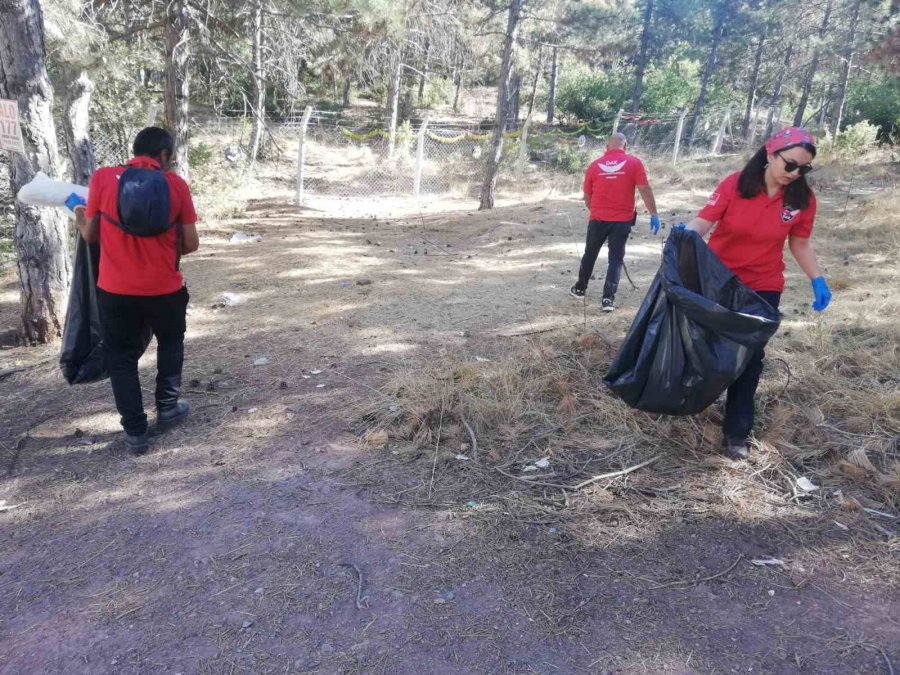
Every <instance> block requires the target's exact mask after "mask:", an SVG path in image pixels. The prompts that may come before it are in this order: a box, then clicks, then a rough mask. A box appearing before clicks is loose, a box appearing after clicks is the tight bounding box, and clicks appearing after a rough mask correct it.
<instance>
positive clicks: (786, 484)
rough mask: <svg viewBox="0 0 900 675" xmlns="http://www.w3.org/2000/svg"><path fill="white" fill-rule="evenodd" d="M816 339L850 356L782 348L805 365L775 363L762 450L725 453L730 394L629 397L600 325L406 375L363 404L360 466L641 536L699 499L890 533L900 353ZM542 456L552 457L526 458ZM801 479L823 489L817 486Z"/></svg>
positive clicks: (502, 509)
mask: <svg viewBox="0 0 900 675" xmlns="http://www.w3.org/2000/svg"><path fill="white" fill-rule="evenodd" d="M807 339H809V340H819V341H821V340H823V339H826V340H829V341H830V342H832V343H833V346H834V347H838V346H840V347H841V348H842V350H843V356H842V357H841V358H837V357H833V358H832V359H831V360H828V359H821V360H819V361H818V362H812V361H811V357H810V356H809V355H808V352H809V351H810V350H809V349H808V347H809V345H808V344H803V345H801V346H797V345H796V344H795V345H794V348H795V349H797V353H789V352H787V351H784V350H782V351H781V352H780V353H778V354H777V355H776V356H777V358H780V359H785V360H786V361H788V362H790V363H792V364H793V367H792V368H791V370H792V371H793V373H792V375H793V377H791V378H790V379H789V377H788V372H787V369H786V368H785V367H784V365H783V364H781V363H780V362H779V361H778V360H777V359H776V358H771V359H770V360H769V366H768V368H767V371H766V373H765V374H764V377H763V382H762V384H761V388H760V401H761V406H760V407H761V414H760V427H761V428H762V429H764V430H765V432H764V433H763V434H762V436H761V438H760V439H759V440H757V441H756V442H755V452H754V459H753V461H752V462H750V463H742V464H732V463H731V462H730V461H729V460H726V459H724V458H722V457H721V456H720V455H719V454H718V452H717V451H718V448H719V444H720V439H721V432H720V407H719V406H718V405H716V406H713V407H711V408H710V409H708V410H707V411H705V412H703V413H702V414H700V415H697V416H695V417H689V418H675V417H667V416H657V415H649V414H645V413H641V412H638V411H634V410H631V409H629V408H627V407H626V406H625V405H624V404H623V403H621V402H620V401H618V400H617V399H615V398H614V397H613V396H612V395H611V394H610V393H608V391H606V389H605V388H604V387H603V385H602V383H601V378H602V376H603V374H605V372H606V371H607V368H608V366H609V363H610V361H611V359H612V357H613V356H614V354H615V351H616V347H617V345H615V344H613V343H611V342H610V341H607V340H606V339H604V338H603V337H601V336H599V335H597V334H595V333H592V332H588V333H582V334H580V335H579V334H576V333H572V334H570V335H560V336H554V337H551V338H547V339H542V340H534V341H533V342H530V343H528V344H526V345H525V346H523V347H522V348H521V349H520V350H518V351H517V352H515V353H512V354H510V356H509V357H508V358H507V359H504V360H503V361H500V362H467V361H463V360H458V359H454V358H453V357H452V356H450V357H447V358H446V360H445V361H444V362H441V363H429V364H422V365H421V366H418V367H416V368H413V369H410V370H409V371H406V372H403V373H400V374H397V375H395V376H394V377H393V378H392V379H390V380H389V381H388V382H387V383H386V385H385V386H384V388H383V390H382V392H381V394H380V395H378V396H377V398H373V399H372V400H370V401H367V402H365V403H363V404H361V406H362V407H361V408H360V419H361V424H360V426H359V429H358V430H359V432H360V436H361V442H362V443H364V444H365V445H367V446H368V447H369V448H370V449H371V451H372V453H373V461H371V462H369V463H367V464H364V465H362V466H356V467H354V469H353V470H352V471H353V474H354V475H355V476H356V478H357V480H362V481H363V482H365V483H367V484H372V485H377V486H378V489H379V492H380V493H381V498H382V499H384V500H387V501H389V502H402V503H407V504H414V505H419V506H431V507H452V508H458V509H460V510H461V512H462V513H464V514H465V515H466V516H468V517H472V516H476V517H481V516H483V517H490V518H500V519H512V520H515V521H518V522H522V523H529V524H552V523H561V522H566V523H576V522H582V523H587V522H590V523H591V526H592V527H597V526H602V525H603V524H606V525H609V526H612V527H616V528H619V529H621V528H625V534H626V536H627V533H628V532H629V531H630V532H632V533H634V534H635V535H638V534H640V533H646V532H647V531H648V528H649V529H653V528H654V527H659V526H660V525H661V523H662V522H663V521H665V520H666V519H667V518H669V519H671V518H678V517H680V516H681V515H682V514H684V513H686V512H690V513H701V512H703V513H709V514H711V515H721V516H726V517H727V516H732V517H734V516H737V517H740V518H742V519H746V520H754V519H765V518H771V517H773V516H784V515H786V514H787V513H788V512H795V511H797V510H801V511H804V512H806V513H808V512H809V510H810V509H811V510H813V511H814V512H817V513H819V514H820V515H822V516H823V517H824V513H823V512H829V513H831V514H832V515H835V514H839V517H840V518H841V520H842V521H843V522H845V523H846V522H850V521H852V522H853V523H854V527H857V528H859V529H860V530H861V531H864V532H865V534H866V536H869V537H871V538H873V539H874V540H884V539H890V538H891V537H890V536H889V535H892V534H896V533H898V530H900V520H896V521H895V520H892V519H890V518H888V517H884V516H879V515H876V514H874V513H872V512H871V511H866V509H870V510H872V509H874V510H876V511H880V512H882V513H885V514H888V515H896V514H897V512H898V511H900V447H898V438H900V397H898V396H897V393H896V389H897V384H898V382H897V381H896V380H892V379H891V378H885V377H884V376H883V373H884V372H885V367H886V366H887V365H889V364H893V365H894V366H896V365H897V363H898V362H897V350H896V349H895V348H893V347H892V346H890V345H883V347H884V349H883V350H882V351H880V352H878V351H876V350H872V349H869V350H867V351H854V350H853V349H852V348H851V344H850V343H852V339H848V337H847V336H845V335H841V334H838V335H831V336H828V337H827V338H825V337H823V336H822V335H815V336H809V337H808V338H807ZM848 340H849V342H848ZM795 342H796V339H795ZM834 353H835V354H836V353H837V352H834ZM851 365H852V368H851ZM848 368H851V371H850V372H848V370H847V369H848ZM893 372H895V373H896V372H900V370H898V369H896V368H895V369H894V371H893ZM829 390H832V391H840V392H841V395H840V396H839V397H829V398H828V400H829V402H828V403H827V404H823V403H822V400H821V399H822V398H823V397H821V396H815V395H814V394H813V392H817V391H829ZM469 427H470V428H471V431H472V433H470V431H469ZM473 435H474V437H475V439H477V440H476V442H477V446H476V447H477V454H476V447H473V442H472V437H473ZM463 456H465V457H468V459H463V458H462V457H463ZM541 458H549V460H550V465H549V467H547V468H546V469H543V470H538V471H524V470H523V469H524V468H525V467H526V466H528V465H530V464H533V463H534V462H535V461H537V460H539V459H541ZM654 458H655V459H654ZM645 463H646V464H645ZM636 466H637V467H638V470H635V471H633V472H629V473H627V474H625V475H619V476H612V477H606V478H603V479H599V480H594V481H590V480H588V479H591V478H592V477H594V476H597V475H601V474H606V473H610V472H618V471H621V470H622V469H628V468H631V467H636ZM360 475H362V477H360ZM801 476H803V477H807V478H808V479H810V480H811V481H812V482H813V483H814V484H816V485H818V486H821V489H820V490H818V491H815V492H814V493H812V494H806V493H803V491H802V490H800V489H799V488H798V487H797V482H796V481H797V478H799V477H801ZM467 504H468V506H467ZM826 520H827V521H828V523H829V524H831V519H826ZM823 522H824V521H823ZM831 526H832V527H833V525H831ZM620 534H621V532H620Z"/></svg>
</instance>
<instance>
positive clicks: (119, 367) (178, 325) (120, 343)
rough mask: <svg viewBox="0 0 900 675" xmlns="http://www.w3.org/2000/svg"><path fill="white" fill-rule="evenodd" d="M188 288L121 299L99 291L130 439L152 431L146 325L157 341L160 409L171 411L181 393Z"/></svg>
mask: <svg viewBox="0 0 900 675" xmlns="http://www.w3.org/2000/svg"><path fill="white" fill-rule="evenodd" d="M188 298H189V296H188V292H187V288H184V287H182V289H181V290H180V291H176V292H175V293H170V294H169V295H147V296H142V295H118V294H115V293H107V292H106V291H103V290H101V289H99V288H98V289H97V304H98V306H99V308H100V323H101V326H102V331H103V351H104V354H105V355H106V363H107V367H108V368H109V378H110V380H111V382H112V389H113V396H114V397H115V399H116V408H117V409H118V411H119V414H120V415H121V416H122V427H123V428H124V429H125V432H126V433H128V434H142V433H145V432H146V431H147V415H146V414H144V402H143V398H142V396H141V381H140V378H139V377H138V360H139V359H140V358H141V355H142V354H143V353H144V339H143V335H144V326H146V325H149V326H150V328H151V329H152V330H153V334H154V335H155V336H156V343H157V346H156V370H157V374H156V407H157V410H166V409H168V408H172V407H173V406H175V405H176V404H177V403H178V395H179V394H180V393H181V369H182V366H183V365H184V332H185V328H186V321H185V315H186V313H187V304H188Z"/></svg>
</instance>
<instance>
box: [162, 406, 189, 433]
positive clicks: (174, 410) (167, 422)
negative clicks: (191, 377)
mask: <svg viewBox="0 0 900 675" xmlns="http://www.w3.org/2000/svg"><path fill="white" fill-rule="evenodd" d="M190 412H191V406H189V405H188V402H187V401H178V403H176V404H175V405H173V406H172V407H170V408H165V409H162V410H160V409H158V408H157V410H156V428H157V429H158V430H160V431H165V430H166V429H171V428H172V427H174V426H175V425H176V424H179V423H180V422H183V421H184V419H185V418H186V417H187V416H188V413H190Z"/></svg>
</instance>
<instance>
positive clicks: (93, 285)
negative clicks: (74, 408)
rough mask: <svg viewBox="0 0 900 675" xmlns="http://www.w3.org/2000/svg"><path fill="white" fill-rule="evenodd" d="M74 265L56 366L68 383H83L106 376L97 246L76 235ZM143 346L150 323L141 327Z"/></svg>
mask: <svg viewBox="0 0 900 675" xmlns="http://www.w3.org/2000/svg"><path fill="white" fill-rule="evenodd" d="M76 240H77V241H76V242H75V265H74V270H73V273H72V287H71V289H70V290H69V306H68V309H67V311H66V325H65V327H64V328H63V336H62V353H61V354H60V356H59V367H60V369H61V370H62V374H63V377H65V378H66V382H68V383H69V384H86V383H88V382H97V381H99V380H104V379H106V378H107V377H109V373H108V372H107V370H106V358H105V357H104V355H103V342H102V337H101V336H102V334H101V331H100V311H99V308H98V307H97V276H98V274H99V270H100V245H99V244H88V243H87V242H85V241H84V239H82V238H81V235H78V236H77V237H76ZM141 337H142V342H143V345H144V349H146V348H147V345H148V344H150V338H151V337H152V332H151V330H150V326H144V329H143V335H142V336H141Z"/></svg>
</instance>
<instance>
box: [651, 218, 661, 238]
mask: <svg viewBox="0 0 900 675" xmlns="http://www.w3.org/2000/svg"><path fill="white" fill-rule="evenodd" d="M650 234H659V216H650Z"/></svg>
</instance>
